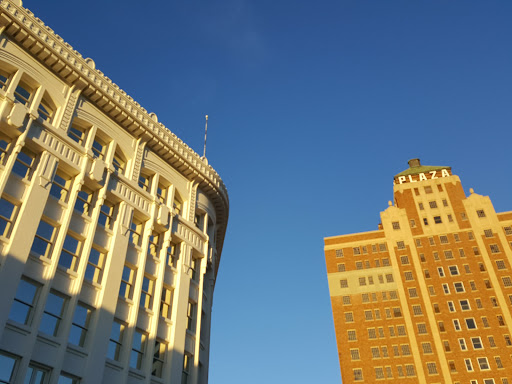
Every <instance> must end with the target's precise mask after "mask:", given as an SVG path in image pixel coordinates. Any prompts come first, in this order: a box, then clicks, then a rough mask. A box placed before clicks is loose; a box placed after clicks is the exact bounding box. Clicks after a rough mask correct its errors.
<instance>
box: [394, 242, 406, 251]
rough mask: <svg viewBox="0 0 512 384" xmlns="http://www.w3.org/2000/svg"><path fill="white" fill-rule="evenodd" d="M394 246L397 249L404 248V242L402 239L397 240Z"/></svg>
mask: <svg viewBox="0 0 512 384" xmlns="http://www.w3.org/2000/svg"><path fill="white" fill-rule="evenodd" d="M396 246H397V248H398V249H405V243H404V242H403V241H397V242H396Z"/></svg>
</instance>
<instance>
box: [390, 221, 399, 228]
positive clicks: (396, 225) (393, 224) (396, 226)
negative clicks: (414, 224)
mask: <svg viewBox="0 0 512 384" xmlns="http://www.w3.org/2000/svg"><path fill="white" fill-rule="evenodd" d="M391 225H392V227H393V229H400V223H399V222H398V221H393V222H392V223H391Z"/></svg>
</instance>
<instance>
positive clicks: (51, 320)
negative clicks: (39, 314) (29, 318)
mask: <svg viewBox="0 0 512 384" xmlns="http://www.w3.org/2000/svg"><path fill="white" fill-rule="evenodd" d="M58 325H59V319H57V318H56V317H53V316H51V315H49V314H47V313H44V314H43V318H42V320H41V325H40V326H39V330H40V331H41V332H44V333H46V334H48V335H52V336H55V334H56V333H57V326H58Z"/></svg>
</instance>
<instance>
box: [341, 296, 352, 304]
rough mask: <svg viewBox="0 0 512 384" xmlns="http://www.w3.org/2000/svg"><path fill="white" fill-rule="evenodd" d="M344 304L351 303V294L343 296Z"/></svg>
mask: <svg viewBox="0 0 512 384" xmlns="http://www.w3.org/2000/svg"><path fill="white" fill-rule="evenodd" d="M342 300H343V305H350V304H351V302H350V296H343V299H342Z"/></svg>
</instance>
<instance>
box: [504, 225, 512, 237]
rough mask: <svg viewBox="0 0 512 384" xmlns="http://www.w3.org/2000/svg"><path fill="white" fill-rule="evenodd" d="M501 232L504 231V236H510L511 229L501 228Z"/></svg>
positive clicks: (511, 233)
mask: <svg viewBox="0 0 512 384" xmlns="http://www.w3.org/2000/svg"><path fill="white" fill-rule="evenodd" d="M503 230H504V231H505V235H507V236H510V235H512V227H503Z"/></svg>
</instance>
